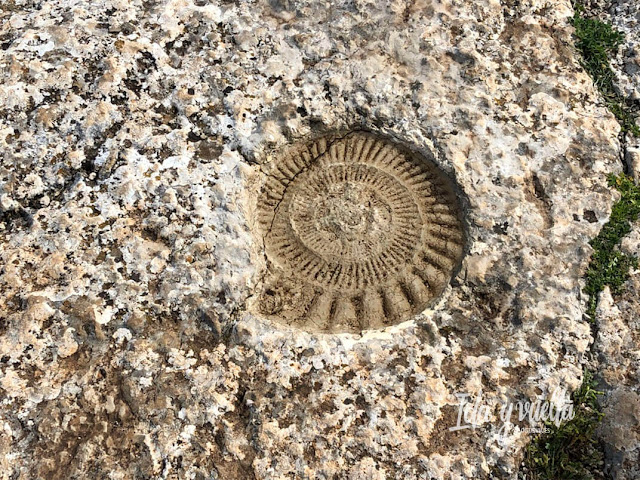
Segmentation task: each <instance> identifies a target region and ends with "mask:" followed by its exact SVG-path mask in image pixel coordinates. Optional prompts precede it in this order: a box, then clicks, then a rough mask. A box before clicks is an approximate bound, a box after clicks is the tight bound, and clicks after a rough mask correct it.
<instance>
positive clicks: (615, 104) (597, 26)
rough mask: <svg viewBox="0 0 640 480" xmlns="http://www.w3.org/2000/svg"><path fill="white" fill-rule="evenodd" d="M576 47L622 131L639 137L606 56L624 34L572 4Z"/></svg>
mask: <svg viewBox="0 0 640 480" xmlns="http://www.w3.org/2000/svg"><path fill="white" fill-rule="evenodd" d="M572 23H573V26H574V28H575V37H576V47H577V48H578V50H579V51H580V53H581V54H582V65H583V67H584V69H585V70H586V71H587V72H588V73H589V75H591V78H592V79H593V83H594V84H595V85H596V87H597V88H598V90H599V91H600V93H601V94H602V96H603V98H604V100H605V102H606V103H607V107H608V108H609V110H611V112H612V113H613V114H614V115H615V116H616V118H617V119H618V121H619V122H620V126H621V127H622V131H623V132H631V133H632V134H634V135H635V136H640V127H638V124H637V123H636V121H635V118H634V115H633V113H632V111H631V109H630V107H629V105H628V104H627V102H626V101H625V99H624V97H623V96H622V95H620V93H619V92H618V90H617V89H616V87H615V82H616V76H615V73H614V72H613V70H612V69H611V67H610V66H609V57H610V55H615V52H616V51H617V49H618V47H619V46H620V45H622V42H623V41H624V35H623V34H622V33H621V32H619V31H617V30H615V29H614V28H613V27H612V26H611V25H609V24H608V23H604V22H601V21H600V20H598V19H596V18H587V17H584V8H583V7H582V6H581V5H580V4H576V5H575V14H574V16H573V22H572Z"/></svg>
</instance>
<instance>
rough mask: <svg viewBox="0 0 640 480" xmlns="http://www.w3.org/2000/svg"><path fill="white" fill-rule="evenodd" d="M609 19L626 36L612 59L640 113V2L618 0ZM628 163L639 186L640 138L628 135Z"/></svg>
mask: <svg viewBox="0 0 640 480" xmlns="http://www.w3.org/2000/svg"><path fill="white" fill-rule="evenodd" d="M606 12H607V13H608V15H607V16H606V17H605V20H606V21H608V22H610V23H611V24H612V25H613V26H614V27H615V28H616V29H617V30H618V31H620V32H622V33H624V36H625V39H624V44H623V45H622V47H621V48H620V50H619V51H618V55H617V56H616V57H614V58H613V59H612V67H613V70H614V72H615V74H616V77H617V78H616V80H617V85H618V88H619V89H620V91H621V93H622V95H624V97H625V98H626V99H627V100H628V101H629V103H630V104H631V105H633V108H634V111H636V112H639V113H640V2H637V1H635V0H614V1H613V2H611V4H610V5H608V8H607V9H606ZM624 155H625V163H626V164H627V166H628V167H629V173H630V174H631V175H632V176H633V177H634V179H635V181H636V183H639V182H640V138H637V137H633V136H632V135H627V138H626V145H625V152H624Z"/></svg>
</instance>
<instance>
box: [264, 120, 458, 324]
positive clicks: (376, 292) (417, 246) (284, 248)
mask: <svg viewBox="0 0 640 480" xmlns="http://www.w3.org/2000/svg"><path fill="white" fill-rule="evenodd" d="M258 220H259V224H260V230H261V233H262V235H263V238H264V243H265V248H266V252H267V259H268V260H269V272H268V274H269V279H268V280H266V281H265V282H264V283H265V285H264V286H263V287H262V289H263V293H262V295H261V297H260V298H259V299H258V309H259V311H260V313H262V314H267V315H269V316H270V317H272V318H275V319H277V320H278V321H282V322H284V323H286V324H289V325H293V326H296V327H299V328H303V329H306V330H311V331H320V332H332V333H342V332H360V331H362V330H366V329H370V328H381V327H386V326H389V325H392V324H394V323H399V322H402V321H405V320H408V319H409V318H410V317H411V315H415V314H416V313H419V312H420V311H422V310H424V308H425V307H426V306H427V305H428V304H429V302H431V301H432V300H433V299H434V298H436V297H437V296H438V295H439V294H440V293H442V291H443V289H444V287H445V286H446V284H447V283H448V282H449V280H450V278H451V275H452V273H453V271H454V269H455V268H456V267H457V266H459V263H460V260H461V257H462V252H463V248H464V232H463V228H462V221H461V212H460V205H459V202H458V199H457V198H456V194H455V191H454V186H453V184H452V182H451V180H450V179H449V178H448V177H447V176H446V174H444V172H442V171H440V170H439V169H438V167H437V166H436V165H435V163H434V162H433V161H430V160H427V159H426V158H424V157H422V156H421V155H419V154H417V153H415V152H411V151H409V150H408V149H406V148H402V147H401V146H400V145H397V144H395V143H394V142H392V141H390V140H385V139H383V138H380V137H378V136H376V135H373V134H370V133H365V132H353V133H348V134H345V135H344V136H336V135H330V136H326V137H323V138H321V139H318V140H316V141H314V142H311V143H309V144H308V145H305V146H302V147H294V148H293V149H290V150H289V151H288V152H287V153H286V154H283V155H282V157H281V158H280V157H278V158H277V159H276V160H275V161H274V162H273V164H272V165H270V168H269V171H268V173H267V179H266V181H265V185H264V187H263V191H262V193H261V195H260V198H259V199H258Z"/></svg>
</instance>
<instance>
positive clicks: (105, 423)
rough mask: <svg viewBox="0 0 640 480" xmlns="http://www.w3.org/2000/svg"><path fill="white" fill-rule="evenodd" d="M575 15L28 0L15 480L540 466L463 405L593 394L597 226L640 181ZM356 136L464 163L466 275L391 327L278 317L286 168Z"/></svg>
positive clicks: (6, 22) (0, 234)
mask: <svg viewBox="0 0 640 480" xmlns="http://www.w3.org/2000/svg"><path fill="white" fill-rule="evenodd" d="M571 15H572V10H571V6H570V1H569V0H560V1H557V2H553V4H550V3H549V2H548V1H547V0H532V1H530V2H508V1H504V2H498V1H492V0H486V1H480V2H457V1H449V0H445V1H431V0H418V1H417V2H398V1H395V2H383V1H367V0H355V1H341V0H340V1H332V2H329V3H322V2H312V1H280V0H273V1H266V0H256V1H252V2H236V3H229V2H215V1H214V2H208V1H201V0H196V1H195V2H187V1H185V0H162V1H160V2H138V1H132V2H123V1H120V0H100V1H99V2H97V3H96V2H88V1H86V0H73V1H71V0H50V1H47V2H41V3H37V4H33V3H28V2H27V3H25V2H19V1H9V2H5V5H3V8H2V10H1V11H0V18H1V19H2V22H0V25H1V26H0V45H1V47H2V48H1V49H0V64H1V65H2V68H1V69H0V152H1V154H0V293H1V295H0V392H1V393H0V438H1V439H2V441H0V466H1V467H2V472H3V474H4V475H6V476H8V477H9V478H15V477H17V476H21V477H24V478H30V479H31V478H33V479H37V478H46V479H55V478H65V479H66V478H86V476H87V475H89V474H90V475H92V476H95V477H96V478H102V477H105V478H106V477H108V478H113V479H125V478H196V479H225V480H227V479H242V480H245V479H248V478H259V479H277V478H349V479H364V478H366V479H369V478H403V479H407V480H410V479H419V478H420V479H421V478H439V479H440V478H442V479H449V478H451V479H460V478H474V479H477V478H488V477H489V475H490V474H491V475H492V478H510V477H512V476H513V475H514V473H515V471H516V470H517V468H518V465H519V463H520V458H521V455H522V448H523V446H524V445H526V443H527V441H528V439H529V437H528V434H526V433H523V432H521V431H514V432H513V433H509V434H508V435H506V436H505V435H502V436H501V435H499V431H500V428H501V423H500V422H499V421H496V420H495V419H489V420H488V421H487V422H484V423H483V424H482V425H481V426H479V427H477V428H475V429H468V430H463V431H457V432H452V431H450V430H449V428H450V427H453V426H454V425H455V424H456V415H457V403H458V400H457V397H456V395H455V394H456V393H460V392H465V393H468V394H470V395H472V396H478V395H480V393H481V392H482V398H483V401H484V402H486V403H487V404H497V403H499V402H501V401H514V402H515V401H519V400H523V399H530V400H535V399H537V398H545V397H546V396H547V395H548V394H549V393H550V392H552V391H553V390H554V389H556V388H557V387H560V388H569V389H572V388H576V387H577V386H578V385H579V384H580V380H581V379H580V373H581V366H580V365H579V364H578V361H577V358H578V356H579V355H580V354H581V353H582V352H584V351H585V350H586V349H587V347H588V345H589V343H590V341H591V336H590V329H589V326H588V324H587V322H585V321H584V320H583V318H582V315H583V312H584V298H582V297H581V289H582V278H583V275H584V271H585V269H586V266H587V264H588V259H589V255H590V253H591V252H590V248H589V246H588V241H589V239H591V238H593V237H594V236H595V235H596V234H597V232H598V231H599V229H600V228H601V226H602V225H603V224H604V223H605V222H606V220H607V217H608V215H609V212H610V208H611V204H612V201H613V199H614V194H613V193H612V192H611V191H610V189H609V188H608V187H607V184H606V176H607V174H608V173H610V172H618V171H620V169H621V165H620V162H619V160H618V143H617V133H618V125H617V124H616V122H615V120H614V119H613V117H612V116H611V114H609V113H608V112H607V111H606V110H605V109H604V107H603V106H602V102H600V101H599V99H598V97H597V94H596V91H595V89H594V87H593V85H592V82H591V80H590V79H589V77H588V76H587V75H586V74H585V73H584V72H583V71H582V69H581V68H580V66H579V63H578V61H577V59H576V58H575V57H574V50H573V49H572V48H571V45H572V40H571V28H570V27H569V19H570V17H571ZM355 129H362V130H366V131H369V132H372V134H375V135H377V136H383V137H385V138H393V139H395V140H397V141H399V142H401V143H402V144H403V145H409V146H411V147H412V148H413V149H415V151H418V152H422V153H425V152H432V156H433V161H434V162H435V163H436V164H437V167H438V169H440V170H441V171H443V172H445V173H446V174H447V175H448V176H449V178H451V179H454V180H455V183H456V185H457V186H458V188H459V190H458V192H457V200H458V202H459V203H460V205H461V210H462V212H463V216H462V218H463V219H464V224H465V225H464V226H465V229H466V249H465V252H464V257H463V258H462V259H461V262H460V268H459V269H458V270H456V271H455V272H453V278H452V280H451V281H450V282H449V283H446V282H445V283H446V286H445V287H444V290H443V291H442V293H441V294H440V295H439V296H438V297H437V299H436V301H435V302H434V303H433V304H432V305H430V306H429V307H428V308H427V309H426V310H424V311H420V312H418V313H416V314H415V315H412V316H411V318H409V319H408V321H407V322H404V323H402V324H398V325H393V326H389V327H388V328H386V329H374V330H371V331H368V332H366V333H365V334H364V335H361V334H359V333H357V334H347V333H342V334H319V333H310V332H306V331H303V330H300V329H295V328H291V327H287V326H284V325H282V324H279V323H275V322H271V321H270V320H269V319H268V318H265V316H263V315H259V314H256V313H255V311H253V310H251V309H249V308H247V305H248V304H250V303H251V301H252V300H253V298H254V296H255V295H256V294H257V289H256V288H255V287H256V285H258V284H259V283H260V281H261V276H262V274H263V273H264V272H265V271H266V270H267V268H268V259H267V258H266V257H265V249H264V244H263V241H262V238H261V235H260V232H259V229H257V228H256V222H257V213H258V212H256V209H255V201H256V198H257V196H258V195H259V191H260V187H261V185H262V184H263V182H264V180H265V175H266V168H267V165H269V164H270V162H271V161H272V159H273V156H274V155H276V154H277V152H280V151H282V149H283V148H286V147H287V146H288V145H294V144H296V143H298V142H302V141H307V140H308V139H310V138H317V137H318V136H321V135H324V134H326V133H328V132H335V131H345V130H347V131H350V130H355ZM443 286H444V284H443ZM347 310H348V309H345V310H344V311H347ZM412 313H413V312H412Z"/></svg>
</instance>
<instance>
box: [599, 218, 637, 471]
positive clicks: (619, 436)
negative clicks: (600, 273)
mask: <svg viewBox="0 0 640 480" xmlns="http://www.w3.org/2000/svg"><path fill="white" fill-rule="evenodd" d="M634 231H635V232H637V231H638V229H634ZM636 238H637V237H636ZM636 241H637V240H636ZM639 318H640V272H634V273H633V274H632V276H631V278H630V279H629V281H628V282H627V283H626V284H625V289H624V293H623V294H622V296H621V297H620V298H616V299H615V300H614V299H613V298H612V296H611V293H610V291H609V289H608V288H607V289H605V291H604V292H603V293H602V294H601V295H600V304H599V306H598V311H597V318H596V319H597V322H598V326H599V328H598V336H597V338H596V341H595V345H594V348H595V352H596V359H597V361H598V374H599V376H600V377H601V379H602V381H603V386H604V387H603V388H604V392H605V395H604V398H603V400H602V404H603V411H604V414H605V417H604V420H603V422H602V424H601V426H600V427H599V432H598V433H599V436H600V439H601V440H602V442H603V444H604V446H605V473H607V474H608V476H609V478H613V479H615V480H632V479H636V478H639V477H640V464H639V463H638V458H639V456H640V333H639V332H640V321H639Z"/></svg>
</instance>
